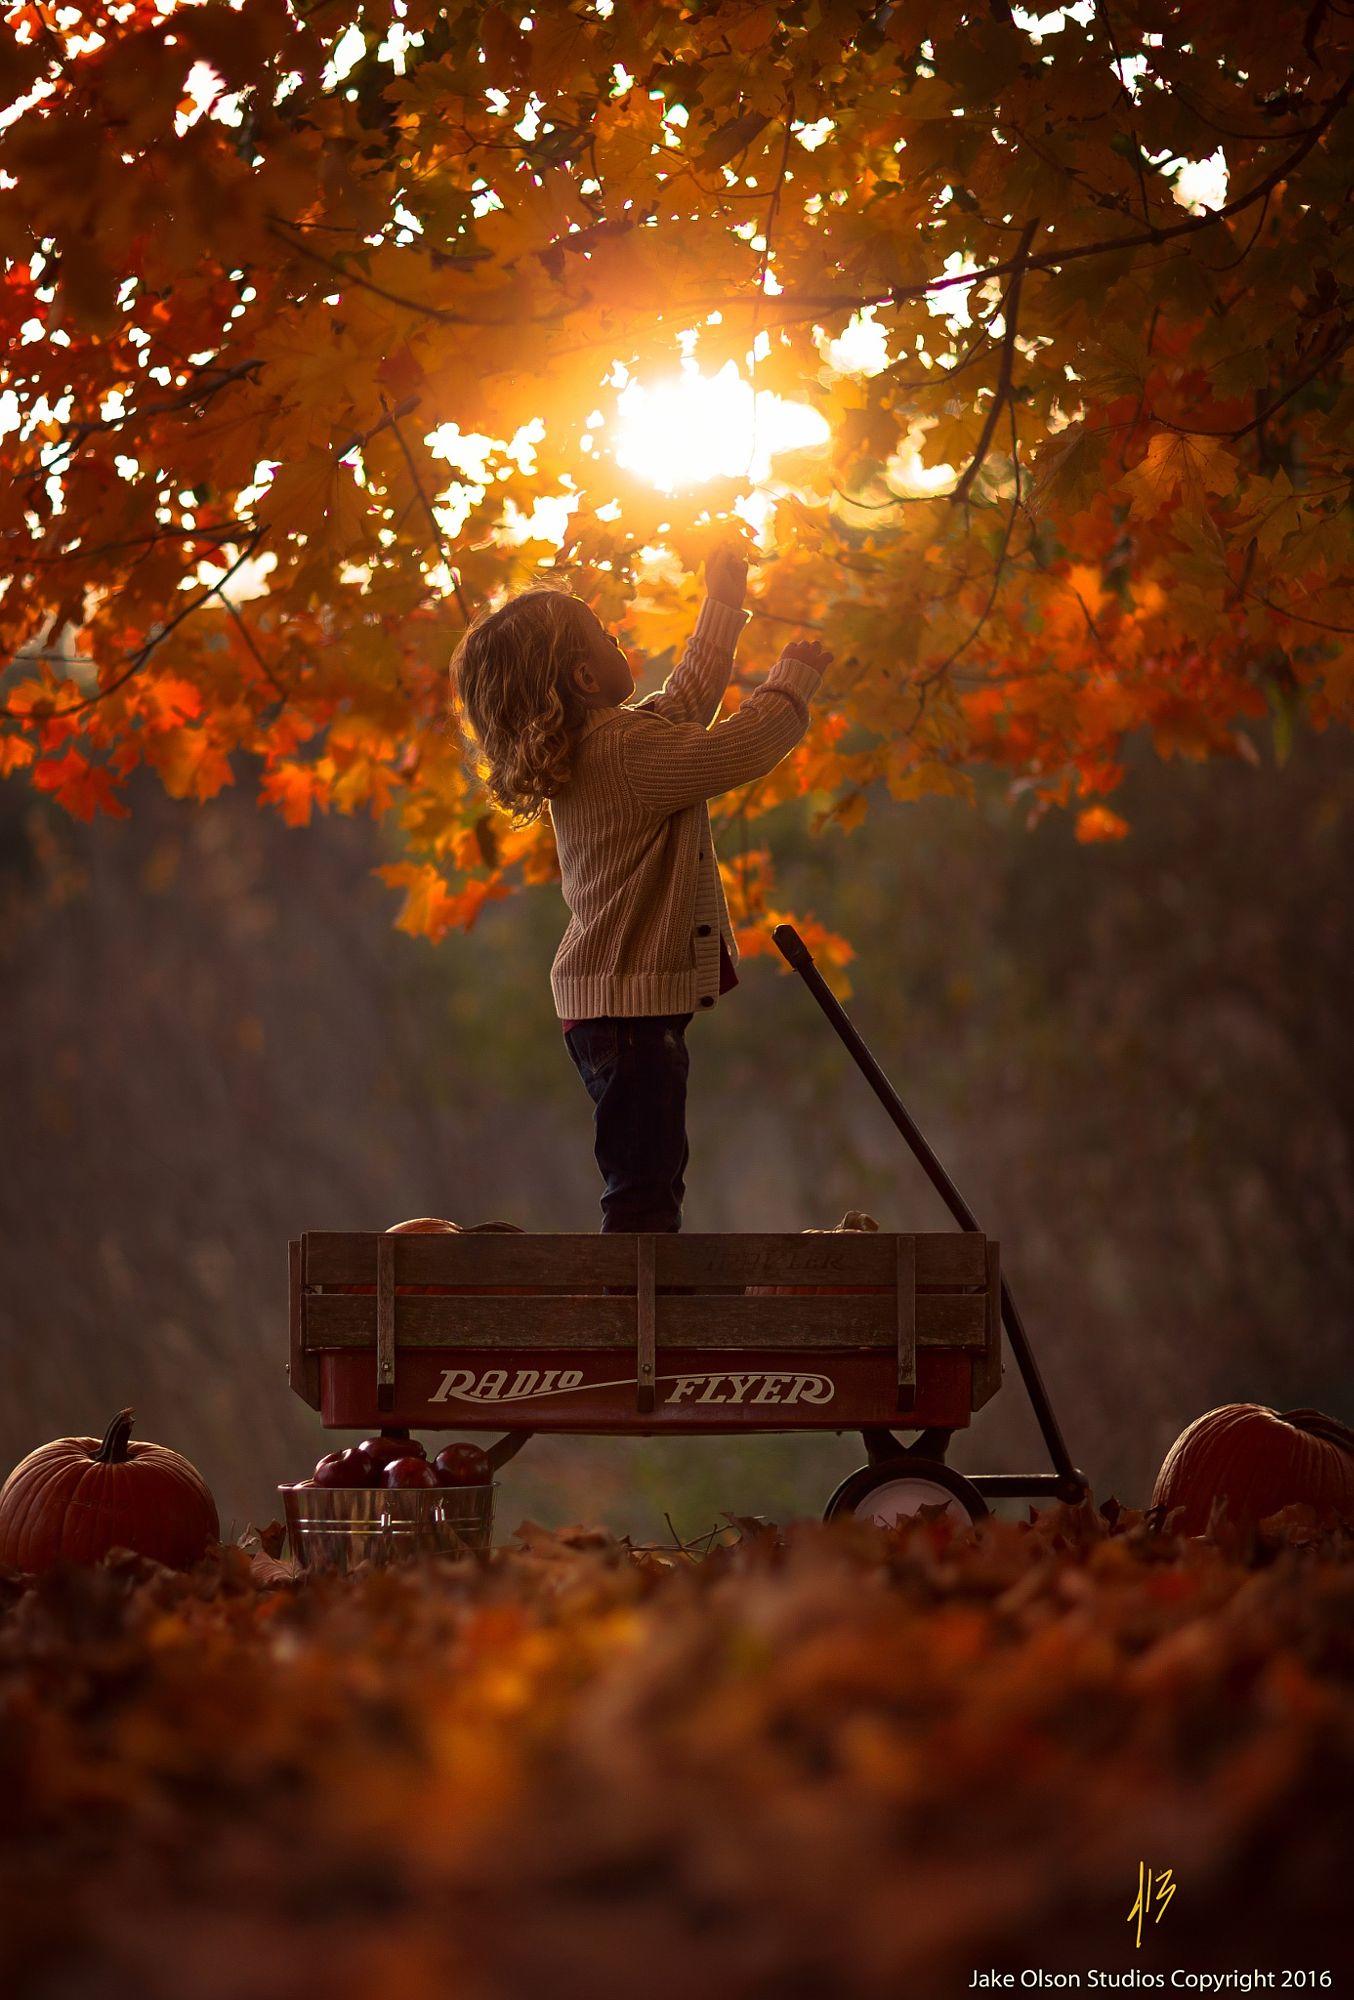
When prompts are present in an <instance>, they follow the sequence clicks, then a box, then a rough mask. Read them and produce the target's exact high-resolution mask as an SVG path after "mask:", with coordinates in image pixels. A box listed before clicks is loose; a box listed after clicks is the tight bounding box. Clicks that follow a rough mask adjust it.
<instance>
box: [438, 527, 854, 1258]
mask: <svg viewBox="0 0 1354 2000" xmlns="http://www.w3.org/2000/svg"><path fill="white" fill-rule="evenodd" d="M705 577H706V596H705V600H704V602H703V603H702V605H701V607H700V611H699V613H698V615H697V618H696V624H695V629H694V631H693V632H692V634H691V637H690V638H689V639H688V641H687V644H686V648H685V651H684V652H683V654H682V658H681V661H680V663H679V664H678V666H677V667H675V668H674V670H673V672H672V673H671V674H670V675H669V676H668V679H667V680H666V681H665V683H664V684H663V686H662V687H661V688H660V689H659V690H658V692H657V693H655V694H651V695H648V696H646V697H645V699H644V700H642V701H636V702H632V701H631V700H630V696H631V695H632V694H633V693H634V691H635V683H634V679H633V677H632V675H631V672H630V666H629V663H628V661H627V659H626V656H625V653H624V652H623V650H622V649H621V647H620V645H619V643H618V642H617V641H616V640H615V639H614V638H612V636H611V635H610V633H608V632H607V631H606V630H605V628H604V627H603V625H602V624H601V621H600V620H599V619H598V618H597V616H596V614H595V613H594V612H592V611H590V610H589V609H588V607H587V605H585V604H584V603H583V602H582V601H581V600H580V599H578V598H576V597H573V596H571V595H570V594H569V593H568V592H567V591H565V590H563V589H559V588H556V587H554V586H553V585H548V584H547V585H540V586H532V587H531V588H529V589H526V590H522V591H520V592H519V593H518V594H517V595H516V596H515V597H513V598H511V599H510V600H509V601H508V602H507V603H506V604H504V605H501V606H500V607H499V609H498V610H497V611H493V612H491V613H489V614H488V615H487V616H485V617H482V618H480V619H477V620H476V622H475V624H474V625H473V626H471V628H470V629H469V630H468V631H467V632H466V634H465V635H464V637H463V638H462V640H461V642H460V644H459V646H458V647H457V649H456V653H455V656H454V658H453V660H452V666H451V674H452V685H453V691H454V696H455V698H456V701H457V703H458V704H459V707H460V709H461V710H462V711H463V714H464V716H465V718H466V719H467V720H468V722H469V725H470V729H471V731H472V732H473V736H474V737H475V738H476V739H478V744H479V750H480V755H481V760H482V764H483V765H484V766H487V772H486V783H487V786H488V789H489V791H490V793H491V795H492V796H493V797H494V798H495V799H496V801H497V802H498V803H499V804H500V805H501V806H502V807H503V808H504V810H505V811H507V812H508V813H509V814H510V815H511V816H512V817H513V818H514V820H515V822H516V823H517V824H519V825H520V824H528V823H529V822H530V821H531V820H533V819H535V818H537V817H538V816H539V814H540V812H541V811H542V810H543V809H544V810H548V812H549V815H550V819H551V822H552V825H553V827H554V833H555V843H556V848H557V851H558V854H559V864H560V874H561V887H562V889H563V893H564V900H565V903H566V904H567V906H568V909H569V912H570V916H569V923H568V926H567V928H566V929H565V932H564V936H563V938H562V939H561V941H560V946H559V949H558V951H557V952H556V953H555V958H554V963H553V965H552V966H551V969H550V986H551V993H552V995H553V998H554V1003H555V1011H556V1013H557V1014H558V1015H559V1017H560V1019H561V1022H562V1024H563V1028H564V1041H565V1046H566V1048H567V1049H568V1052H569V1055H570V1057H571V1059H572V1061H573V1063H574V1066H575V1067H576V1068H577V1070H578V1072H579V1074H580V1076H581V1077H582V1079H583V1083H584V1085H585V1086H586V1088H587V1091H588V1095H589V1097H590V1098H591V1099H592V1101H593V1105H594V1107H595V1110H594V1119H593V1123H594V1132H595V1151H596V1157H597V1164H598V1167H599V1168H600V1169H601V1173H602V1178H603V1181H604V1183H605V1187H604V1191H603V1194H602V1218H603V1219H602V1229H603V1230H604V1231H610V1230H618V1229H633V1230H641V1229H642V1230H678V1229H680V1228H681V1221H682V1197H683V1194H684V1193H685V1180H684V1174H685V1171H686V1167H687V1162H688V1158H689V1154H688V1148H687V1139H686V1084H687V1069H688V1052H687V1048H686V1041H685V1035H686V1028H687V1024H688V1023H689V1022H690V1020H691V1019H692V1016H693V1015H694V1014H695V1012H696V1011H697V1010H700V1011H709V1009H711V1008H712V1007H714V1005H715V1003H716V1001H717V999H718V997H719V995H720V994H721V993H725V992H727V991H728V990H729V988H730V987H732V986H734V985H736V984H737V973H736V971H735V967H736V965H737V963H738V947H737V945H736V944H735V942H734V938H733V931H732V928H731V926H730V923H729V913H728V908H727V906H726V904H725V900H724V891H723V887H722V885H721V883H720V879H719V869H718V867H717V865H716V859H715V848H714V842H713V840H712V839H711V836H710V815H709V811H708V808H707V803H706V802H707V800H709V799H713V798H717V797H718V796H719V795H720V794H721V793H722V792H727V791H730V790H731V789H733V788H734V787H736V786H739V785H745V784H747V783H748V782H749V781H750V780H751V779H753V778H759V777H761V776H762V775H763V774H764V773H765V772H767V771H770V770H772V769H773V768H774V766H775V765H777V764H778V763H779V762H780V760H781V759H782V758H783V757H784V756H785V755H786V754H787V752H789V751H790V750H792V749H793V748H794V746H795V744H796V743H798V742H799V740H800V738H801V737H802V736H803V734H804V732H805V730H806V729H807V728H808V725H809V707H808V704H809V701H810V699H811V697H812V696H813V695H814V693H815V692H816V690H817V687H818V683H819V680H820V678H821V676H822V674H823V672H824V671H825V669H826V668H827V666H828V664H829V662H830V661H831V658H832V655H831V654H830V653H829V652H827V651H826V650H825V648H824V647H822V646H821V645H819V644H818V643H817V641H815V640H811V639H796V640H792V641H791V643H790V644H789V645H788V646H786V648H785V650H784V651H783V652H782V654H781V656H780V658H779V660H778V661H777V662H776V664H775V665H774V666H773V667H772V669H771V671H770V672H769V673H768V674H767V676H766V679H765V680H764V681H763V682H762V684H761V685H760V686H759V687H757V688H755V689H754V690H753V691H752V692H751V693H750V694H748V695H746V696H745V697H744V699H743V702H742V705H741V707H740V708H739V709H738V710H737V711H736V712H735V713H734V714H733V715H730V716H728V717H726V718H725V719H724V720H723V721H722V722H719V723H715V720H714V719H715V715H716V713H717V711H718V709H719V705H720V702H721V700H722V699H723V695H724V690H725V689H726V688H727V686H728V684H729V675H730V673H731V671H732V669H733V654H734V647H735V645H736V644H737V641H738V635H739V633H740V632H741V631H742V629H743V627H744V625H745V624H746V623H747V620H748V617H749V615H750V614H749V613H747V612H746V611H744V609H743V599H744V595H745V592H746V587H747V564H746V562H745V561H744V559H743V558H742V556H741V555H740V554H739V553H738V548H737V544H736V543H733V542H728V543H725V544H723V545H721V547H720V548H719V549H718V550H717V551H716V552H715V554H713V555H712V556H711V557H710V559H709V560H708V562H707V563H706V566H705ZM712 724H713V725H714V726H713V727H712V726H711V725H712Z"/></svg>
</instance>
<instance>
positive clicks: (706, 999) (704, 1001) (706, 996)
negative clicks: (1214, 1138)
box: [701, 993, 715, 1007]
mask: <svg viewBox="0 0 1354 2000" xmlns="http://www.w3.org/2000/svg"><path fill="white" fill-rule="evenodd" d="M714 1004H715V996H714V994H713V993H702V994H701V1006H702V1007H713V1006H714Z"/></svg>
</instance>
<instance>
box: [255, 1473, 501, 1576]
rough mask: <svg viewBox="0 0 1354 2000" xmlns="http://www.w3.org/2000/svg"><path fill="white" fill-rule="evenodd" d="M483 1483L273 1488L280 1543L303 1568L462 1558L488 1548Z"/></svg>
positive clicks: (489, 1494) (490, 1519) (489, 1498)
mask: <svg viewBox="0 0 1354 2000" xmlns="http://www.w3.org/2000/svg"><path fill="white" fill-rule="evenodd" d="M496 1485H497V1482H496V1481H493V1480H491V1481H490V1482H489V1483H488V1484H487V1485H485V1486H442V1487H428V1486H408V1487H405V1486H400V1487H386V1486H279V1488H278V1492H279V1493H280V1494H281V1495H282V1505H283V1509H284V1511H285V1513H286V1517H287V1540H288V1542H289V1543H290V1544H291V1552H292V1554H293V1556H294V1557H295V1558H296V1560H297V1562H298V1563H299V1564H300V1565H301V1567H302V1569H328V1570H338V1571H341V1572H345V1573H346V1572H347V1571H348V1570H350V1569H353V1568H355V1567H356V1565H357V1564H358V1563H360V1562H369V1563H377V1564H385V1563H393V1562H401V1561H403V1560H404V1559H405V1558H406V1557H408V1556H429V1555H438V1556H464V1555H468V1554H470V1553H471V1551H472V1550H477V1549H487V1548H488V1547H489V1546H490V1544H491V1542H492V1540H493V1533H494V1492H495V1488H496Z"/></svg>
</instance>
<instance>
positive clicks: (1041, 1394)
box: [771, 924, 1090, 1504]
mask: <svg viewBox="0 0 1354 2000" xmlns="http://www.w3.org/2000/svg"><path fill="white" fill-rule="evenodd" d="M771 937H772V940H773V942H774V944H775V946H776V948H777V950H778V951H779V952H780V954H781V957H782V958H784V959H785V961H786V963H787V964H788V965H790V966H792V967H793V968H794V970H795V971H796V972H797V973H798V974H799V976H800V978H801V979H802V980H803V981H804V984H805V985H806V986H807V987H808V989H809V991H810V993H812V995H813V997H814V999H815V1000H816V1001H817V1002H818V1005H819V1006H820V1007H821V1008H822V1010H823V1012H824V1013H825V1014H826V1015H827V1018H828V1020H829V1021H830V1022H831V1023H832V1026H833V1027H834V1028H835V1029H836V1031H837V1034H838V1036H839V1037H840V1039H841V1040H842V1041H843V1042H844V1043H845V1044H846V1047H847V1050H848V1051H849V1053H850V1054H851V1056H852V1057H853V1059H854V1061H855V1064H856V1067H857V1068H858V1069H859V1070H860V1072H861V1074H862V1075H863V1076H864V1078H865V1081H866V1082H867V1083H868V1084H869V1086H870V1088H871V1090H873V1092H874V1094H875V1096H876V1097H877V1098H878V1099H879V1102H880V1103H881V1104H882V1105H883V1107H884V1109H885V1111H887V1112H888V1114H889V1117H890V1118H891V1119H892V1120H893V1122H894V1124H895V1125H896V1126H897V1127H898V1130H899V1131H900V1132H901V1133H902V1135H903V1137H904V1139H906V1141H907V1143H908V1145H909V1147H910V1148H911V1150H912V1152H913V1154H914V1155H915V1157H916V1159H917V1161H918V1164H919V1165H920V1166H921V1168H922V1171H923V1172H924V1173H925V1175H926V1178H927V1179H928V1180H929V1181H930V1183H931V1185H932V1187H933V1188H934V1189H935V1191H936V1193H937V1194H938V1195H939V1196H940V1198H941V1200H942V1201H943V1202H944V1204H945V1206H946V1208H948V1209H949V1211H950V1214H951V1215H952V1216H953V1217H954V1219H955V1221H956V1222H957V1223H958V1224H959V1227H960V1228H961V1229H964V1230H972V1231H975V1232H977V1233H979V1234H981V1233H982V1232H981V1230H980V1228H979V1224H978V1219H977V1217H976V1216H975V1215H974V1213H973V1210H972V1209H971V1208H970V1207H969V1205H968V1203H967V1202H966V1201H965V1200H964V1197H963V1195H962V1194H960V1192H959V1190H958V1188H957V1187H956V1186H955V1184H954V1182H953V1181H952V1180H951V1179H950V1177H949V1175H948V1174H947V1173H946V1171H945V1169H944V1167H943V1166H942V1165H941V1164H940V1161H939V1160H938V1159H937V1157H936V1155H935V1153H934V1151H933V1150H932V1148H931V1147H930V1146H929V1145H928V1143H927V1141H926V1139H925V1137H924V1136H923V1134H922V1132H921V1130H920V1128H919V1127H918V1125H917V1122H916V1120H915V1119H914V1118H913V1116H912V1114H911V1112H910V1111H909V1110H908V1109H907V1106H906V1105H905V1104H904V1103H903V1101H902V1099H901V1098H900V1097H899V1095H898V1093H897V1091H896V1090H895V1089H894V1087H893V1085H892V1084H891V1083H890V1082H889V1080H888V1078H887V1077H886V1076H885V1074H884V1072H883V1070H882V1069H881V1068H880V1067H879V1064H878V1063H877V1062H876V1061H875V1059H874V1057H873V1056H872V1055H871V1053H870V1051H869V1049H868V1048H867V1047H866V1045H865V1042H864V1040H863V1039H862V1037H861V1035H860V1033H859V1031H858V1030H857V1029H856V1028H855V1026H854V1025H853V1024H852V1022H851V1020H850V1018H849V1016H848V1015H847V1012H846V1009H845V1008H844V1007H843V1006H842V1004H841V1002H840V1000H838V998H837V996H836V994H835V993H834V992H833V991H832V989H831V987H830V986H829V985H828V983H827V981H826V980H825V979H824V978H823V975H822V973H821V972H820V971H819V970H818V967H817V965H816V964H815V963H814V958H813V953H812V952H811V951H810V950H809V948H808V946H807V945H806V944H805V942H804V940H803V938H802V937H801V936H800V935H799V932H798V931H797V930H796V929H795V927H794V925H793V924H777V925H776V927H775V929H774V930H773V931H772V933H771ZM1001 1316H1002V1322H1003V1324H1004V1325H1005V1328H1006V1337H1007V1339H1008V1340H1009V1341H1010V1343H1011V1352H1012V1354H1013V1355H1014V1356H1015V1359H1016V1366H1017V1367H1018V1368H1019V1370H1020V1375H1021V1380H1022V1381H1023V1382H1024V1384H1025V1392H1026V1394H1027V1395H1028V1396H1029V1399H1030V1406H1031V1408H1032V1409H1033V1411H1034V1414H1035V1417H1036V1419H1037V1421H1038V1424H1039V1429H1040V1432H1041V1434H1042V1436H1043V1440H1044V1443H1045V1445H1046V1446H1047V1448H1048V1455H1049V1458H1050V1460H1051V1461H1052V1463H1053V1467H1054V1470H1055V1472H1056V1473H1057V1475H1058V1480H1059V1498H1061V1499H1064V1500H1069V1501H1071V1502H1072V1503H1073V1504H1075V1503H1076V1502H1077V1501H1078V1500H1081V1499H1083V1498H1084V1497H1085V1495H1086V1493H1087V1491H1088V1490H1089V1485H1090V1482H1089V1481H1088V1480H1087V1478H1086V1475H1085V1473H1083V1472H1079V1471H1078V1470H1077V1468H1076V1467H1075V1466H1074V1465H1073V1463H1072V1460H1071V1456H1070V1454H1069V1452H1068V1449H1067V1445H1066V1442H1065V1441H1064V1438H1063V1434H1062V1429H1061V1426H1060V1425H1059V1423H1058V1419H1057V1417H1056V1416H1055V1415H1054V1411H1053V1405H1052V1404H1051V1403H1050V1402H1049V1399H1048V1391H1047V1389H1046V1388H1045V1387H1044V1380H1043V1377H1042V1375H1041V1374H1040V1373H1039V1364H1038V1362H1037V1361H1036V1360H1035V1358H1034V1350H1033V1348H1032V1347H1031V1346H1030V1342H1029V1336H1028V1335H1027V1334H1026V1332H1025V1327H1024V1322H1023V1321H1022V1320H1021V1317H1020V1313H1019V1311H1018V1309H1017V1307H1016V1302H1015V1300H1014V1298H1013V1297H1012V1296H1011V1287H1010V1286H1009V1285H1008V1284H1007V1282H1006V1278H1005V1275H1004V1274H1003V1276H1002V1280H1001Z"/></svg>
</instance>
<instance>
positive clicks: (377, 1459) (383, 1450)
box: [357, 1431, 428, 1472]
mask: <svg viewBox="0 0 1354 2000" xmlns="http://www.w3.org/2000/svg"><path fill="white" fill-rule="evenodd" d="M357 1449H358V1450H359V1451H360V1452H361V1453H363V1455H364V1456H365V1457H366V1458H369V1459H370V1460H371V1462H372V1464H373V1465H374V1466H375V1467H376V1470H377V1471H378V1472H384V1471H385V1468H386V1467H387V1466H388V1465H393V1464H394V1463H395V1460H396V1459H397V1458H426V1457H427V1456H428V1454H427V1452H426V1451H425V1450H424V1448H423V1446H422V1445H421V1444H420V1443H419V1441H418V1439H417V1438H411V1437H410V1435H409V1433H408V1431H382V1432H381V1435H380V1436H379V1437H374V1438H363V1440H362V1442H361V1444H360V1445H358V1447H357Z"/></svg>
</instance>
